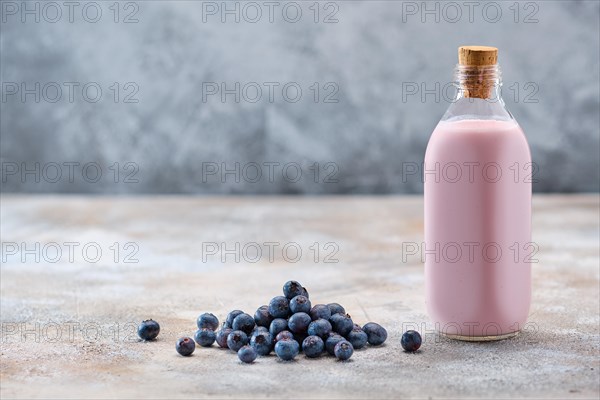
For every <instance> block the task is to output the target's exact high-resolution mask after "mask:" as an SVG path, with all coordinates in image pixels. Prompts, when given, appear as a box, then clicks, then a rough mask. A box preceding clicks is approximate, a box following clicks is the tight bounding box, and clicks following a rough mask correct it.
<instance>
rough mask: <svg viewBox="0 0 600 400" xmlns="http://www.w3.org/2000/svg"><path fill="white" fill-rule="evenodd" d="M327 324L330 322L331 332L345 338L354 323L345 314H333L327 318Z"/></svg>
mask: <svg viewBox="0 0 600 400" xmlns="http://www.w3.org/2000/svg"><path fill="white" fill-rule="evenodd" d="M329 322H331V327H332V329H333V331H334V332H337V333H339V334H340V335H342V336H346V335H347V334H349V333H350V331H351V330H352V328H354V322H352V319H351V318H350V316H349V315H347V314H333V315H332V316H331V318H329Z"/></svg>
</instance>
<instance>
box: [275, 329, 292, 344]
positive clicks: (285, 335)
mask: <svg viewBox="0 0 600 400" xmlns="http://www.w3.org/2000/svg"><path fill="white" fill-rule="evenodd" d="M286 339H288V340H293V339H294V334H293V333H292V332H290V331H281V332H279V333H278V334H277V336H275V341H276V342H279V341H280V340H286Z"/></svg>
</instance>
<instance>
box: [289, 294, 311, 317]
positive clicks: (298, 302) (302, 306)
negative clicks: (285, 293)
mask: <svg viewBox="0 0 600 400" xmlns="http://www.w3.org/2000/svg"><path fill="white" fill-rule="evenodd" d="M290 311H291V312H292V313H293V314H296V313H299V312H303V313H307V314H308V313H309V312H310V300H309V299H308V298H307V297H306V296H303V295H300V296H296V297H294V298H293V299H292V300H290Z"/></svg>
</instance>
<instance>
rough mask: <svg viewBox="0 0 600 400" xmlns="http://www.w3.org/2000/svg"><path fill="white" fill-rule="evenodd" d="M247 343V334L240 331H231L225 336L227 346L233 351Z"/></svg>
mask: <svg viewBox="0 0 600 400" xmlns="http://www.w3.org/2000/svg"><path fill="white" fill-rule="evenodd" d="M247 344H248V335H246V334H245V333H244V332H242V331H231V332H230V333H229V335H228V336H227V347H229V348H230V349H231V350H233V351H238V350H239V349H241V348H242V347H243V346H245V345H247Z"/></svg>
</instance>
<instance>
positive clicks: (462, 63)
mask: <svg viewBox="0 0 600 400" xmlns="http://www.w3.org/2000/svg"><path fill="white" fill-rule="evenodd" d="M497 63H498V49H497V48H496V47H489V46H461V47H459V48H458V64H459V69H460V70H461V79H460V85H461V87H462V88H463V93H464V97H472V98H473V97H474V98H480V99H488V98H490V97H491V95H492V93H493V88H494V85H495V84H496V82H495V79H494V78H495V77H496V70H495V67H496V64H497Z"/></svg>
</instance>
